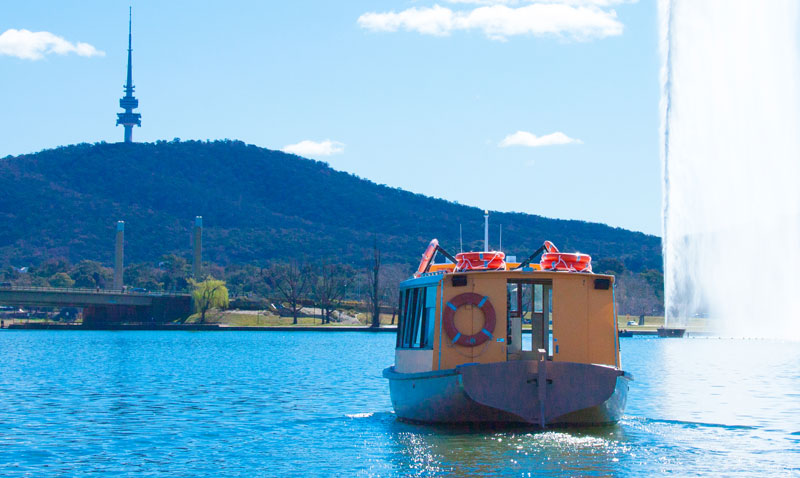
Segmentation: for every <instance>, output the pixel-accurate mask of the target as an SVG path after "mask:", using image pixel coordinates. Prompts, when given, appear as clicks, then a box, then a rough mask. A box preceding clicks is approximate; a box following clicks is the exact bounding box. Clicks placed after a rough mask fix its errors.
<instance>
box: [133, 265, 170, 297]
mask: <svg viewBox="0 0 800 478" xmlns="http://www.w3.org/2000/svg"><path fill="white" fill-rule="evenodd" d="M161 276H162V274H161V272H160V271H159V270H158V269H156V268H154V267H153V266H151V265H150V264H148V263H146V262H142V263H139V264H131V265H129V266H128V267H126V268H125V273H124V278H125V284H127V285H129V286H131V287H141V288H143V289H147V290H162V289H163V287H164V284H163V283H162V282H160V281H159V278H160V277H161Z"/></svg>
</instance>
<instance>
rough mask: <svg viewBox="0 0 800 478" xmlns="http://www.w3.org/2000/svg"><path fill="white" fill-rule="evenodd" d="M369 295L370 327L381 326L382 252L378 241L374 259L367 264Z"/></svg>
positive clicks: (374, 250)
mask: <svg viewBox="0 0 800 478" xmlns="http://www.w3.org/2000/svg"><path fill="white" fill-rule="evenodd" d="M366 276H367V295H366V299H367V300H366V302H367V305H368V307H369V309H368V310H369V313H370V315H371V316H372V323H371V324H370V327H380V326H381V296H382V295H383V294H381V292H382V291H381V250H380V249H378V240H377V239H375V240H374V241H373V245H372V257H371V258H370V260H369V262H368V263H367V270H366Z"/></svg>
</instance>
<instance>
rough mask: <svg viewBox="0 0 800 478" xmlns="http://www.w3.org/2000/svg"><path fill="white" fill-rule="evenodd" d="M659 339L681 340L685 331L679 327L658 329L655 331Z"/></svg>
mask: <svg viewBox="0 0 800 478" xmlns="http://www.w3.org/2000/svg"><path fill="white" fill-rule="evenodd" d="M656 330H657V332H658V336H659V337H664V338H681V337H683V336H684V335H686V329H684V328H680V327H659V328H658V329H656Z"/></svg>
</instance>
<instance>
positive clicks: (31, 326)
mask: <svg viewBox="0 0 800 478" xmlns="http://www.w3.org/2000/svg"><path fill="white" fill-rule="evenodd" d="M2 330H79V331H82V330H142V331H144V330H160V331H164V330H179V331H206V332H224V331H234V332H242V331H246V332H371V333H382V332H397V326H394V325H389V326H382V327H368V326H363V325H362V326H357V325H354V326H330V325H327V326H319V325H273V326H237V325H219V324H172V325H170V324H154V325H150V324H107V325H102V326H84V325H69V324H53V323H24V324H9V325H7V326H6V327H5V329H2Z"/></svg>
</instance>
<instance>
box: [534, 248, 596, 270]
mask: <svg viewBox="0 0 800 478" xmlns="http://www.w3.org/2000/svg"><path fill="white" fill-rule="evenodd" d="M539 264H540V265H541V266H542V269H543V270H549V271H568V272H592V256H590V255H589V254H581V253H579V252H575V253H565V252H547V253H545V254H542V260H541V262H539Z"/></svg>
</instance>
